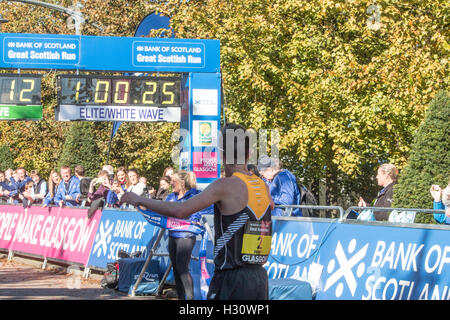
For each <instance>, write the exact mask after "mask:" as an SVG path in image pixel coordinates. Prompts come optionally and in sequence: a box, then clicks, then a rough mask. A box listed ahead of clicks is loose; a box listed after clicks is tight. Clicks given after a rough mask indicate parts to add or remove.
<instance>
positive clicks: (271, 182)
mask: <svg viewBox="0 0 450 320" xmlns="http://www.w3.org/2000/svg"><path fill="white" fill-rule="evenodd" d="M258 170H259V173H260V174H261V176H262V177H263V180H264V181H265V182H266V183H267V185H268V186H269V190H270V195H271V196H272V199H273V202H274V203H275V205H299V204H300V202H301V193H300V189H299V188H298V184H297V179H296V178H295V176H294V174H293V173H292V172H290V171H289V170H287V169H282V167H281V161H280V159H276V158H271V157H268V156H262V157H261V158H260V159H259V161H258ZM284 210H285V209H283V208H275V209H274V210H272V216H282V215H283V211H284ZM292 216H295V217H302V216H303V213H302V209H300V208H295V209H294V210H293V211H292Z"/></svg>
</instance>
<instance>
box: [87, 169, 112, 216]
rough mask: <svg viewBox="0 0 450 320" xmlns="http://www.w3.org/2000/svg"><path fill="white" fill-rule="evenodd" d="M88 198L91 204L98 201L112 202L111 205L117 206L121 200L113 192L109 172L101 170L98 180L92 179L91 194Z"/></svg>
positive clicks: (89, 193)
mask: <svg viewBox="0 0 450 320" xmlns="http://www.w3.org/2000/svg"><path fill="white" fill-rule="evenodd" d="M87 196H88V202H89V203H92V202H94V201H95V200H98V199H103V200H104V201H106V200H108V201H111V203H110V204H111V205H115V204H116V203H118V201H119V198H118V197H117V195H116V194H115V193H114V191H112V190H111V184H110V180H109V173H108V171H106V170H101V171H100V172H99V173H98V175H97V178H95V179H92V181H91V184H90V185H89V192H88V195H87ZM117 207H118V205H117Z"/></svg>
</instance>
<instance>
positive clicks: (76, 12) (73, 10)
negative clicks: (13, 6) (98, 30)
mask: <svg viewBox="0 0 450 320" xmlns="http://www.w3.org/2000/svg"><path fill="white" fill-rule="evenodd" d="M8 2H22V3H25V4H32V5H36V6H41V7H45V8H49V9H53V10H56V11H59V12H63V13H65V14H68V15H69V18H68V21H67V23H68V25H69V26H73V27H75V34H76V35H81V28H82V25H83V23H84V22H86V19H85V18H84V15H83V14H82V13H81V12H80V7H81V5H80V4H77V5H75V6H71V7H69V8H65V7H62V6H59V5H57V4H51V3H47V2H44V1H38V0H8ZM1 22H3V21H0V24H1ZM6 22H7V21H6Z"/></svg>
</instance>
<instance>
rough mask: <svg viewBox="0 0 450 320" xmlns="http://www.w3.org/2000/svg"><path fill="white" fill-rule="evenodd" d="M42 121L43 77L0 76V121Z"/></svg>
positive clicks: (33, 75)
mask: <svg viewBox="0 0 450 320" xmlns="http://www.w3.org/2000/svg"><path fill="white" fill-rule="evenodd" d="M25 119H28V120H40V119H42V105H41V75H37V74H6V73H2V74H0V120H25Z"/></svg>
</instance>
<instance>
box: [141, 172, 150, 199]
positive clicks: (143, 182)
mask: <svg viewBox="0 0 450 320" xmlns="http://www.w3.org/2000/svg"><path fill="white" fill-rule="evenodd" d="M139 182H140V183H142V184H143V185H144V186H145V187H144V193H143V195H142V196H143V197H146V198H148V196H149V190H148V186H147V178H146V177H143V176H140V177H139ZM151 189H153V188H151ZM153 190H154V189H153Z"/></svg>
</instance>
